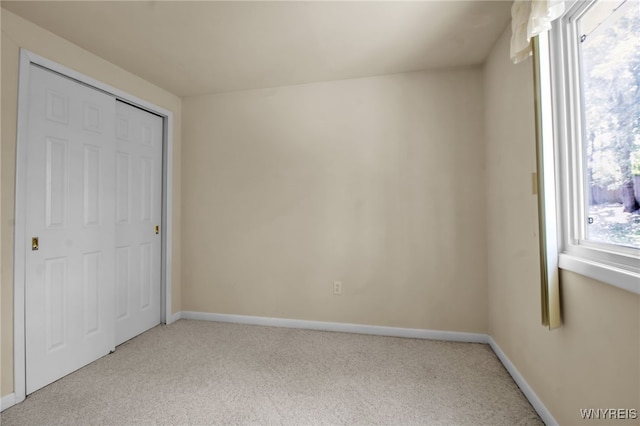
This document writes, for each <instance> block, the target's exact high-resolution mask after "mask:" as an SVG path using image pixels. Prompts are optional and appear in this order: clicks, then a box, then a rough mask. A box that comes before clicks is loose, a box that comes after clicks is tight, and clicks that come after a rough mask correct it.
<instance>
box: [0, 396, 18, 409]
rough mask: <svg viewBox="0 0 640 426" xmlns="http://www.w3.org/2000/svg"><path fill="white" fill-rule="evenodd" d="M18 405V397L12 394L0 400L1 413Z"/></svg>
mask: <svg viewBox="0 0 640 426" xmlns="http://www.w3.org/2000/svg"><path fill="white" fill-rule="evenodd" d="M15 404H16V395H15V394H14V393H10V394H9V395H5V396H3V397H1V398H0V411H4V410H6V409H7V408H9V407H13V406H14V405H15Z"/></svg>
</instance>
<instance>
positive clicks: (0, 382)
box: [0, 9, 181, 396]
mask: <svg viewBox="0 0 640 426" xmlns="http://www.w3.org/2000/svg"><path fill="white" fill-rule="evenodd" d="M20 47H24V48H26V49H28V50H30V51H32V52H33V53H36V54H38V55H41V56H43V57H46V58H48V59H51V60H53V61H55V62H58V63H60V64H62V65H64V66H66V67H68V68H71V69H74V70H76V71H79V72H81V73H83V74H85V75H87V76H90V77H92V78H94V79H96V80H99V81H102V82H104V83H107V84H109V85H111V86H113V87H116V88H118V89H120V90H123V91H125V92H127V93H130V94H132V95H135V96H137V97H139V98H141V99H144V100H146V101H149V102H151V103H153V104H156V105H158V106H160V107H163V108H165V109H167V110H170V111H172V112H173V114H174V115H173V117H174V131H173V147H174V162H173V176H174V192H173V196H174V202H173V241H174V247H173V263H172V267H173V277H172V281H173V294H172V297H173V306H172V308H173V311H174V312H177V311H179V310H180V294H181V292H180V235H181V232H180V222H181V220H180V219H181V218H180V211H181V209H180V206H181V199H180V190H179V189H180V187H181V183H180V176H181V174H180V164H181V100H180V98H178V97H176V96H174V95H172V94H171V93H169V92H167V91H165V90H162V89H160V88H158V87H157V86H154V85H152V84H151V83H148V82H146V81H144V80H142V79H140V78H138V77H136V76H135V75H133V74H131V73H129V72H127V71H125V70H123V69H121V68H118V67H116V66H115V65H113V64H110V63H108V62H106V61H104V60H103V59H101V58H99V57H97V56H95V55H93V54H92V53H90V52H87V51H86V50H83V49H81V48H79V47H77V46H75V45H73V44H71V43H69V42H67V41H66V40H64V39H62V38H60V37H57V36H55V35H53V34H51V33H49V32H47V31H45V30H43V29H42V28H40V27H37V26H35V25H34V24H32V23H30V22H28V21H25V20H24V19H22V18H20V17H18V16H16V15H14V14H12V13H11V12H8V11H6V10H4V9H2V70H1V71H2V134H1V136H2V141H1V143H2V145H1V148H2V165H1V171H2V189H1V203H0V217H2V222H1V223H0V245H1V247H0V251H1V259H2V262H1V263H2V265H1V271H2V275H1V277H0V278H1V285H0V298H1V301H2V317H1V321H2V324H1V328H2V339H1V344H0V346H1V348H0V352H1V355H2V364H1V366H0V368H1V373H2V374H1V375H2V377H1V379H0V395H3V396H4V395H7V394H10V393H11V392H13V231H14V230H13V218H14V203H13V197H14V187H15V179H14V177H15V144H16V106H17V89H18V86H17V84H18V58H19V48H20Z"/></svg>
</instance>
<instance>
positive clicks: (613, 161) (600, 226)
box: [540, 0, 640, 294]
mask: <svg viewBox="0 0 640 426" xmlns="http://www.w3.org/2000/svg"><path fill="white" fill-rule="evenodd" d="M540 45H541V50H540V54H541V55H545V54H547V55H549V59H550V71H551V83H550V85H551V87H550V90H549V92H548V93H549V99H548V100H547V101H548V102H545V100H544V99H543V101H542V104H543V108H544V105H546V106H547V107H550V109H551V111H550V114H551V115H552V117H553V119H552V120H551V121H552V122H553V137H552V138H550V139H552V140H553V141H555V153H556V176H557V199H558V210H559V217H558V219H559V220H558V225H559V229H560V235H559V237H560V262H559V266H560V268H562V269H569V270H573V271H575V272H578V273H581V274H583V275H587V276H590V277H592V278H595V279H598V280H600V281H604V282H607V283H609V284H612V285H615V286H618V287H621V288H624V289H627V290H630V291H633V292H635V293H638V294H640V2H637V1H634V0H595V1H576V2H574V3H571V4H570V5H569V6H568V7H567V10H566V12H565V13H564V15H563V16H562V17H561V18H560V19H558V20H556V21H555V22H554V23H553V28H552V30H551V32H550V33H549V38H548V40H546V37H541V39H540ZM543 93H544V92H543ZM544 125H545V124H544V120H543V126H544ZM544 143H545V144H546V143H547V141H545V142H544Z"/></svg>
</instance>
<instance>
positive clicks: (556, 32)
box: [540, 0, 640, 294]
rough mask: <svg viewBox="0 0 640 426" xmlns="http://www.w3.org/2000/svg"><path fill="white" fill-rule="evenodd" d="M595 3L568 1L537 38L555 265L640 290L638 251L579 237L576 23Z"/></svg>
mask: <svg viewBox="0 0 640 426" xmlns="http://www.w3.org/2000/svg"><path fill="white" fill-rule="evenodd" d="M595 1H596V0H592V1H567V2H566V9H565V10H566V11H565V13H564V14H563V16H561V17H560V18H559V19H557V20H556V21H554V22H553V25H552V29H551V31H550V32H549V34H548V36H547V35H541V36H540V55H541V56H546V57H547V58H548V59H549V64H550V66H549V72H550V77H551V78H550V80H551V83H550V86H551V87H550V88H549V90H548V91H547V99H544V97H545V95H544V93H545V92H544V91H543V92H542V109H543V114H544V112H545V111H544V110H545V109H546V110H547V111H546V112H547V113H549V114H551V116H552V117H553V120H552V121H553V137H552V138H546V139H547V140H543V144H545V145H546V144H552V145H553V149H554V153H555V156H556V164H555V169H556V170H555V171H556V176H557V182H556V194H557V206H558V212H557V213H558V214H557V225H558V246H559V247H558V253H559V263H558V266H559V267H560V269H566V270H569V271H573V272H576V273H579V274H581V275H585V276H587V277H590V278H593V279H596V280H598V281H602V282H604V283H607V284H611V285H613V286H615V287H619V288H622V289H625V290H628V291H630V292H633V293H636V294H640V250H638V249H633V248H628V247H623V246H618V245H614V244H602V243H596V242H593V241H585V240H584V239H582V238H581V237H582V233H583V232H582V230H583V229H584V226H585V224H584V220H585V218H584V216H583V215H581V212H583V211H584V208H583V207H581V206H584V205H585V203H584V186H583V184H582V182H583V180H582V178H581V176H580V174H581V173H582V170H583V155H582V146H581V145H582V142H581V141H582V140H581V120H582V116H581V102H580V97H579V96H580V70H579V68H578V65H577V64H578V63H579V52H578V40H579V37H580V34H579V33H578V25H577V21H578V20H579V18H580V17H581V16H582V15H583V14H584V12H585V11H586V10H588V9H589V7H590V6H591V4H592V3H593V2H595ZM541 71H543V70H541ZM543 72H544V71H543ZM549 139H551V140H549ZM554 141H555V143H554ZM547 146H549V145H547Z"/></svg>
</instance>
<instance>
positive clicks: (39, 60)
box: [2, 49, 175, 409]
mask: <svg viewBox="0 0 640 426" xmlns="http://www.w3.org/2000/svg"><path fill="white" fill-rule="evenodd" d="M31 64H36V65H39V66H41V67H44V68H47V69H49V70H51V71H55V72H57V73H59V74H61V75H64V76H66V77H69V78H72V79H74V80H76V81H78V82H79V83H82V84H85V85H87V86H90V87H93V88H95V89H97V90H100V91H103V92H106V93H108V94H110V95H113V96H114V97H115V98H116V99H120V100H123V101H125V102H127V103H129V104H131V105H135V106H137V107H140V108H142V109H145V110H147V111H149V112H152V113H154V114H157V115H159V116H161V117H163V119H164V120H163V122H164V129H163V130H164V138H163V190H162V229H163V230H164V231H163V232H162V272H161V275H162V284H161V294H162V300H161V309H160V311H161V314H160V321H161V322H163V323H166V324H170V323H171V322H173V321H174V318H175V316H174V315H173V314H172V309H171V272H172V269H171V263H172V256H171V253H172V247H173V241H172V234H173V226H172V219H173V212H172V203H173V196H172V194H173V172H172V170H173V113H172V112H171V111H169V110H167V109H164V108H161V107H159V106H157V105H154V104H152V103H150V102H147V101H145V100H143V99H140V98H137V97H136V96H133V95H130V94H128V93H126V92H123V91H121V90H119V89H116V88H115V87H112V86H110V85H108V84H105V83H103V82H101V81H98V80H95V79H93V78H91V77H88V76H86V75H84V74H81V73H79V72H77V71H74V70H72V69H70V68H67V67H65V66H63V65H60V64H58V63H56V62H53V61H51V60H49V59H47V58H44V57H42V56H39V55H36V54H35V53H32V52H30V51H28V50H26V49H20V69H19V80H18V123H17V138H16V198H15V235H14V252H13V255H14V286H13V288H14V305H13V318H14V324H13V330H14V331H13V333H14V335H13V352H14V358H13V362H14V364H13V368H14V370H13V371H14V392H13V394H12V395H13V398H12V399H10V400H8V401H7V402H6V403H5V401H4V398H3V401H2V409H4V408H6V407H5V405H9V404H10V405H13V404H17V403H19V402H22V401H23V400H24V399H25V397H26V365H25V356H26V350H25V248H26V246H25V244H26V241H27V236H26V235H25V232H26V229H25V210H26V193H25V192H26V191H25V189H26V167H25V165H26V160H27V159H26V143H24V141H25V139H24V138H25V137H26V134H27V107H28V98H29V67H30V65H31ZM10 405H9V406H10Z"/></svg>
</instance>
